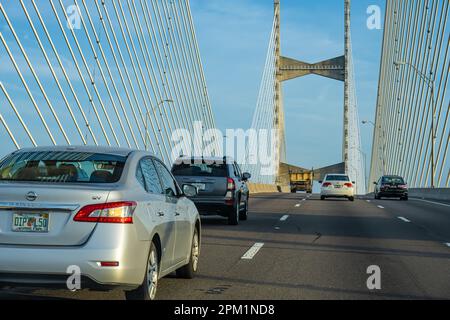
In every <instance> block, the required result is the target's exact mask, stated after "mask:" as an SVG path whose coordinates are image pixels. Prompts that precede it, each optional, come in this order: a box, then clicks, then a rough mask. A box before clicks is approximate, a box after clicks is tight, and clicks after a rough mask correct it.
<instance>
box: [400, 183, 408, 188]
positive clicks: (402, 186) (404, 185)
mask: <svg viewBox="0 0 450 320" xmlns="http://www.w3.org/2000/svg"><path fill="white" fill-rule="evenodd" d="M398 187H399V188H400V189H408V186H407V185H406V184H402V185H399V186H398Z"/></svg>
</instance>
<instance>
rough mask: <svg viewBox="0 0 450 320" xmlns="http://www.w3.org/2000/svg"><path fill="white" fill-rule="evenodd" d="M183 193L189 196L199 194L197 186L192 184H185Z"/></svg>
mask: <svg viewBox="0 0 450 320" xmlns="http://www.w3.org/2000/svg"><path fill="white" fill-rule="evenodd" d="M183 193H184V195H185V196H187V197H195V196H196V195H197V194H198V190H197V188H196V187H194V186H193V185H190V184H185V185H183Z"/></svg>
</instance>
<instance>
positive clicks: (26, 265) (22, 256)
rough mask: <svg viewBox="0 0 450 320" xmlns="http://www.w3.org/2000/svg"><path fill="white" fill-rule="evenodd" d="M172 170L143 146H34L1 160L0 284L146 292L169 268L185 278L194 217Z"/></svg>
mask: <svg viewBox="0 0 450 320" xmlns="http://www.w3.org/2000/svg"><path fill="white" fill-rule="evenodd" d="M196 192H197V190H196V188H195V187H193V186H189V185H188V184H186V185H184V187H183V190H180V188H179V186H178V184H177V183H176V181H175V179H174V178H173V176H172V174H171V173H170V171H169V170H168V169H167V168H166V167H165V165H164V164H163V163H162V162H161V161H160V160H159V159H157V158H156V157H154V156H152V155H151V154H149V153H146V152H141V151H134V150H128V149H119V148H100V147H40V148H33V149H23V150H20V151H17V152H14V153H12V154H11V155H9V156H7V157H6V158H4V159H3V160H2V161H1V162H0V285H3V286H5V285H6V286H24V285H25V286H34V287H41V286H55V287H56V286H58V287H59V286H60V285H66V284H67V283H66V281H67V279H68V277H69V276H70V275H68V274H67V272H69V271H68V270H72V269H70V268H73V266H75V267H76V268H79V270H80V271H81V277H80V279H81V288H94V289H102V290H103V289H114V288H122V289H123V290H125V295H126V298H127V299H146V300H150V299H154V298H155V295H156V289H157V285H158V280H159V279H160V278H161V277H163V276H165V275H168V274H169V273H172V272H174V271H176V272H177V274H178V275H179V276H180V277H184V278H192V277H193V276H194V274H195V273H196V272H197V268H198V259H199V254H200V233H201V229H200V228H201V227H200V218H199V214H198V211H197V209H196V207H195V205H194V203H192V201H191V200H189V199H188V198H187V196H195V195H196Z"/></svg>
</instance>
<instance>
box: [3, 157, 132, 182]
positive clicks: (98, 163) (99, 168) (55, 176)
mask: <svg viewBox="0 0 450 320" xmlns="http://www.w3.org/2000/svg"><path fill="white" fill-rule="evenodd" d="M126 160H127V158H126V157H121V156H116V155H108V154H97V153H85V152H55V151H49V152H18V153H13V154H12V155H10V156H8V157H6V158H5V159H3V161H2V162H1V163H0V181H23V182H54V183H115V182H117V181H119V180H120V177H121V176H122V172H123V168H124V166H125V162H126Z"/></svg>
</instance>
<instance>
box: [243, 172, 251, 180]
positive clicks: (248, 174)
mask: <svg viewBox="0 0 450 320" xmlns="http://www.w3.org/2000/svg"><path fill="white" fill-rule="evenodd" d="M251 177H252V175H251V174H250V173H248V172H244V173H243V174H242V180H244V181H248V180H250V178H251Z"/></svg>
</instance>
